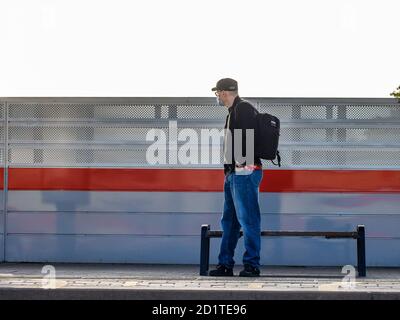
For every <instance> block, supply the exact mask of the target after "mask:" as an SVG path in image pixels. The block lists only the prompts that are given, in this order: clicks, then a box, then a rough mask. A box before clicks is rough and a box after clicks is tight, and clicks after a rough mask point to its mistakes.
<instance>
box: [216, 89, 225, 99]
mask: <svg viewBox="0 0 400 320" xmlns="http://www.w3.org/2000/svg"><path fill="white" fill-rule="evenodd" d="M222 91H224V90H217V91H215V95H216V96H217V97H218V96H219V94H220V93H221V92H222Z"/></svg>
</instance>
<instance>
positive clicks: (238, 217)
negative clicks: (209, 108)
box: [209, 78, 263, 277]
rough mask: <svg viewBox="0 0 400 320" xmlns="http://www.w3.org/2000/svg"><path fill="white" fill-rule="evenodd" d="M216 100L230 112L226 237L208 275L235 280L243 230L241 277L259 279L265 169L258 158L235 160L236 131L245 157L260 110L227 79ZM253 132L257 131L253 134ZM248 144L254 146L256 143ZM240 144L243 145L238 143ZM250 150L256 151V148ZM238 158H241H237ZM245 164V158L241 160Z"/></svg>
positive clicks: (224, 217) (227, 124) (221, 82)
mask: <svg viewBox="0 0 400 320" xmlns="http://www.w3.org/2000/svg"><path fill="white" fill-rule="evenodd" d="M212 91H215V95H216V96H217V102H218V104H219V105H220V106H225V107H227V108H228V115H227V117H226V122H225V139H224V158H225V160H224V162H225V163H224V172H225V182H224V195H225V201H224V209H223V214H222V219H221V225H222V230H223V236H222V241H221V248H220V254H219V256H218V266H217V268H216V269H215V270H211V271H210V272H209V275H210V276H233V267H234V264H235V261H234V259H233V256H234V252H235V248H236V245H237V242H238V240H239V236H240V229H241V228H242V229H243V236H244V246H245V253H244V255H243V264H244V269H243V270H242V271H241V272H240V274H239V276H243V277H257V276H259V275H260V269H259V268H260V246H261V234H260V233H261V227H260V206H259V201H258V195H259V186H260V183H261V180H262V175H263V172H262V165H261V160H260V159H259V158H255V157H254V154H253V155H252V157H248V155H247V154H246V157H245V160H248V159H249V158H250V159H253V161H252V163H246V161H244V162H241V161H237V159H235V154H236V153H235V150H234V147H235V146H237V145H238V144H237V143H238V142H237V143H236V144H235V141H234V140H235V137H236V134H235V133H234V131H236V130H239V131H242V134H241V139H242V144H241V145H242V153H243V152H244V151H245V150H247V149H246V130H245V129H253V130H254V129H255V128H256V120H255V117H256V114H257V110H256V109H255V108H254V106H253V105H252V104H251V103H250V102H248V101H245V100H243V99H241V98H240V97H239V95H238V83H237V81H236V80H233V79H230V78H224V79H221V80H219V81H218V82H217V85H216V86H215V87H214V88H212ZM253 132H254V131H253ZM247 140H248V141H247V142H248V143H254V140H252V141H250V139H247ZM239 143H240V142H239ZM250 150H253V151H254V145H253V148H252V149H251V148H250ZM236 158H240V157H238V156H236ZM240 159H241V160H243V158H240Z"/></svg>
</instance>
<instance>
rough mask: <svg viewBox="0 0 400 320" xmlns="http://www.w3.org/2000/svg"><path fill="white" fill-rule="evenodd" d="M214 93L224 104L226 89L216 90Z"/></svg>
mask: <svg viewBox="0 0 400 320" xmlns="http://www.w3.org/2000/svg"><path fill="white" fill-rule="evenodd" d="M215 95H216V96H217V97H218V99H219V100H220V101H221V102H222V103H223V104H224V106H226V104H227V103H226V91H220V90H217V91H215Z"/></svg>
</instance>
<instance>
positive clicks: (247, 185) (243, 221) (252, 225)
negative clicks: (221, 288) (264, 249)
mask: <svg viewBox="0 0 400 320" xmlns="http://www.w3.org/2000/svg"><path fill="white" fill-rule="evenodd" d="M262 176H263V173H262V170H254V171H253V172H252V173H251V174H248V175H239V174H238V173H230V174H229V175H227V176H226V177H225V184H224V193H225V202H224V211H223V214H222V219H221V225H222V231H223V235H222V241H221V249H220V254H219V256H218V262H219V264H221V265H224V266H226V267H228V268H233V266H234V264H235V261H234V259H233V256H234V254H235V248H236V245H237V242H238V240H239V236H240V228H241V227H242V229H243V236H244V246H245V249H246V251H245V253H244V255H243V264H249V265H251V266H253V267H256V268H259V267H260V247H261V227H260V220H261V215H260V205H259V201H258V194H259V186H260V182H261V179H262Z"/></svg>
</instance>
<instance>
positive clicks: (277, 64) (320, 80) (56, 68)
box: [0, 0, 400, 97]
mask: <svg viewBox="0 0 400 320" xmlns="http://www.w3.org/2000/svg"><path fill="white" fill-rule="evenodd" d="M399 13H400V1H399V0H375V1H372V0H279V1H277V0H229V1H228V0H199V1H194V0H140V1H139V0H138V1H135V0H131V1H128V0H126V1H124V0H108V1H105V0H58V1H57V0H35V1H33V0H12V1H11V0H0V96H3V97H5V96H131V97H133V96H185V97H190V96H211V95H212V93H211V91H210V88H211V87H212V86H213V85H214V84H215V82H216V81H217V80H218V79H220V78H222V77H233V78H235V79H237V80H238V82H239V90H240V94H241V95H242V96H246V97H251V96H253V97H254V96H258V97H390V96H389V94H390V92H392V91H393V90H394V89H395V88H397V86H399V85H400V61H399V60H400V59H399V57H400V41H399V40H400V39H399V31H400V18H399Z"/></svg>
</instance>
